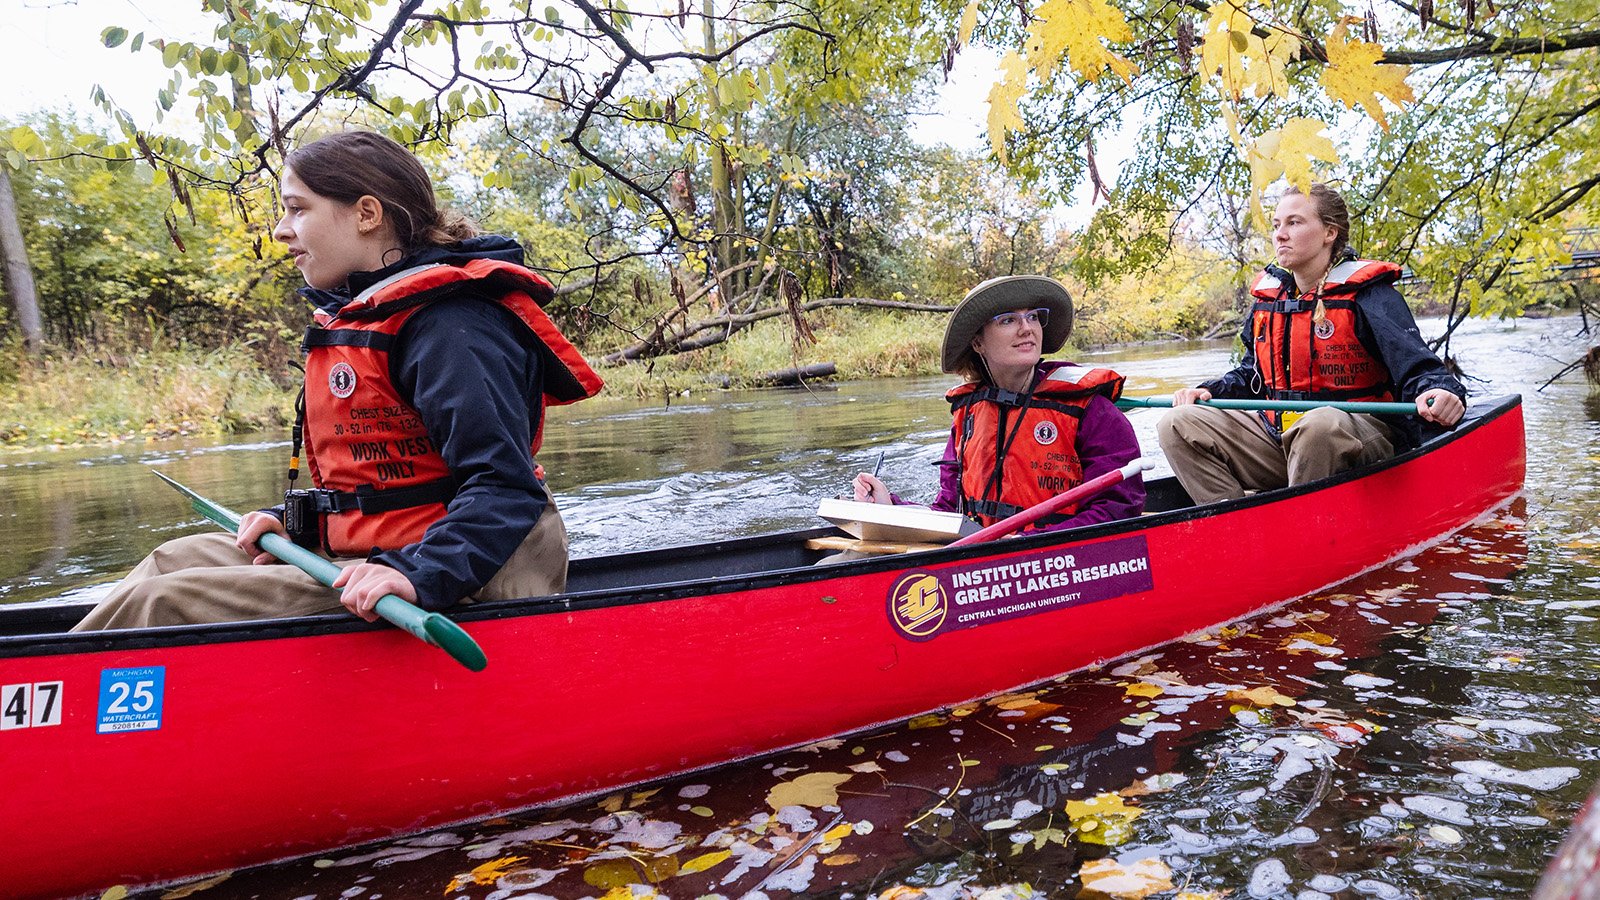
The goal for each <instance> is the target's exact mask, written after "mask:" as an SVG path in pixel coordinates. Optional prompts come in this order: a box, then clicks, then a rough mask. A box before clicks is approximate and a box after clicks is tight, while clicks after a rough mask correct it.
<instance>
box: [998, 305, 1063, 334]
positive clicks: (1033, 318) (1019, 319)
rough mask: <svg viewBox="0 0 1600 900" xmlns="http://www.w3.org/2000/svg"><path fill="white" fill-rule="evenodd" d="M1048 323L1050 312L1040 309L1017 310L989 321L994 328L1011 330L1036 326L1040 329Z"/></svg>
mask: <svg viewBox="0 0 1600 900" xmlns="http://www.w3.org/2000/svg"><path fill="white" fill-rule="evenodd" d="M1048 321H1050V310H1048V309H1045V308H1043V307H1040V308H1039V309H1019V310H1015V311H1013V312H1006V313H1001V314H1000V315H998V316H995V317H994V318H992V319H990V320H989V324H990V325H993V326H995V327H996V328H1010V329H1012V330H1015V329H1018V328H1021V327H1022V326H1023V325H1037V326H1039V327H1040V328H1041V329H1042V328H1044V326H1045V323H1046V322H1048Z"/></svg>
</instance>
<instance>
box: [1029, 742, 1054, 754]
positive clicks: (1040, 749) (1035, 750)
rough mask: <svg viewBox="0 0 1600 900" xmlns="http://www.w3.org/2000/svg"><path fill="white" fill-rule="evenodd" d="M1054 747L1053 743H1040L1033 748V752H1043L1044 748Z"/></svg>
mask: <svg viewBox="0 0 1600 900" xmlns="http://www.w3.org/2000/svg"><path fill="white" fill-rule="evenodd" d="M1055 748H1056V745H1055V744H1040V745H1039V746H1037V747H1035V748H1033V752H1035V753H1043V752H1045V751H1046V750H1054V749H1055Z"/></svg>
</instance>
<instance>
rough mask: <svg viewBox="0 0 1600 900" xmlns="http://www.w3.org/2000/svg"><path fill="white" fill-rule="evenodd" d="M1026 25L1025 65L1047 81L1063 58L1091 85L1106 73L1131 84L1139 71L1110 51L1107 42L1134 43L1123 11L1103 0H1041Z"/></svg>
mask: <svg viewBox="0 0 1600 900" xmlns="http://www.w3.org/2000/svg"><path fill="white" fill-rule="evenodd" d="M1033 17H1034V18H1033V22H1032V23H1031V24H1029V25H1028V61H1029V62H1030V63H1032V64H1033V67H1034V68H1035V69H1036V70H1037V71H1038V73H1039V80H1041V81H1048V80H1049V79H1050V75H1051V73H1052V72H1054V71H1055V68H1056V65H1057V64H1058V63H1060V62H1061V58H1062V56H1063V55H1065V56H1066V59H1067V65H1069V66H1071V67H1072V69H1073V71H1075V72H1077V73H1078V74H1080V75H1082V76H1083V77H1084V78H1087V79H1088V80H1090V81H1099V80H1100V76H1102V75H1104V74H1105V72H1106V70H1107V69H1110V70H1111V71H1112V72H1114V73H1116V74H1117V76H1118V77H1120V78H1121V79H1122V80H1123V81H1132V80H1133V74H1134V73H1135V72H1137V71H1138V70H1139V67H1138V66H1136V65H1134V64H1133V63H1132V62H1130V61H1129V60H1128V59H1127V58H1126V57H1124V56H1121V55H1120V54H1117V53H1113V52H1111V50H1109V49H1108V48H1107V47H1106V45H1105V43H1103V42H1106V41H1109V42H1113V43H1126V42H1128V41H1131V40H1133V29H1132V28H1130V27H1128V20H1127V19H1126V18H1125V17H1124V16H1123V15H1122V11H1121V10H1119V9H1117V8H1116V7H1114V6H1112V5H1111V4H1109V3H1107V2H1105V0H1044V2H1043V3H1041V4H1039V8H1038V9H1035V10H1034V11H1033Z"/></svg>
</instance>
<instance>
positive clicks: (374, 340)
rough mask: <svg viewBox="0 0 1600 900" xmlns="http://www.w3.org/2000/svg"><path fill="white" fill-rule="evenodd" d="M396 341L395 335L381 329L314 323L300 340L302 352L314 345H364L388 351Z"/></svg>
mask: <svg viewBox="0 0 1600 900" xmlns="http://www.w3.org/2000/svg"><path fill="white" fill-rule="evenodd" d="M394 343H395V338H394V335H392V334H385V333H383V332H381V331H355V330H353V329H348V328H318V327H316V326H315V325H313V326H311V327H310V328H307V329H306V335H305V337H304V338H302V339H301V340H300V352H301V353H305V352H307V351H309V350H310V349H311V348H313V347H362V348H365V349H368V350H377V351H380V352H382V353H388V352H389V351H390V350H392V349H394Z"/></svg>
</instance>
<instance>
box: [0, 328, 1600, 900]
mask: <svg viewBox="0 0 1600 900" xmlns="http://www.w3.org/2000/svg"><path fill="white" fill-rule="evenodd" d="M1428 328H1429V325H1428V323H1425V324H1424V331H1427V330H1428ZM1578 328H1579V323H1578V322H1577V320H1576V319H1573V318H1557V319H1543V320H1521V321H1515V322H1473V323H1470V324H1469V325H1468V326H1467V327H1466V329H1465V333H1460V334H1458V335H1457V336H1456V339H1455V344H1454V347H1453V350H1454V352H1455V355H1456V357H1457V359H1458V360H1459V361H1460V363H1461V364H1462V366H1463V368H1464V369H1465V371H1466V372H1467V373H1468V374H1469V375H1470V376H1472V377H1473V379H1474V380H1473V381H1472V383H1471V387H1472V388H1473V390H1474V392H1475V393H1476V394H1478V395H1481V396H1488V395H1498V394H1505V393H1512V392H1517V393H1522V394H1523V395H1524V398H1525V401H1526V415H1527V428H1528V445H1529V460H1528V463H1529V466H1528V486H1527V489H1526V491H1525V492H1524V495H1523V496H1522V497H1521V498H1519V499H1517V500H1516V501H1514V502H1513V503H1512V504H1511V505H1510V506H1509V507H1507V508H1505V509H1502V510H1499V511H1497V512H1496V513H1495V514H1493V515H1491V516H1489V517H1488V518H1486V519H1485V520H1483V521H1481V522H1479V523H1476V524H1474V525H1473V526H1471V527H1469V528H1467V529H1465V530H1464V531H1462V532H1460V533H1459V534H1457V535H1455V536H1452V537H1450V538H1448V539H1446V540H1445V541H1443V542H1442V543H1439V544H1437V545H1435V546H1433V547H1431V548H1428V549H1426V550H1423V551H1421V552H1420V553H1419V554H1417V555H1416V556H1414V557H1411V558H1409V559H1406V560H1403V561H1401V562H1399V563H1396V564H1394V565H1391V566H1388V567H1385V568H1383V569H1380V570H1377V571H1375V572H1371V573H1368V574H1367V575H1365V576H1362V577H1360V578H1358V579H1356V580H1354V581H1351V582H1348V583H1346V584H1343V585H1340V586H1338V587H1337V588H1335V589H1333V590H1332V591H1329V592H1326V593H1324V594H1321V595H1317V596H1314V597H1310V598H1306V599H1304V600H1302V601H1299V602H1297V603H1295V604H1292V605H1290V606H1288V607H1285V608H1284V609H1282V610H1279V611H1277V612H1276V613H1275V614H1273V615H1270V616H1266V617H1263V618H1259V619H1256V620H1251V621H1248V622H1244V623H1238V624H1236V625H1233V626H1230V627H1227V628H1223V629H1218V630H1217V631H1215V632H1213V633H1212V634H1210V635H1207V636H1204V637H1202V638H1199V639H1196V640H1192V641H1189V642H1184V643H1178V644H1174V645H1171V646H1169V647H1166V648H1163V649H1162V650H1160V651H1158V652H1155V653H1152V654H1150V655H1148V656H1146V657H1142V658H1139V659H1133V660H1123V661H1120V662H1118V663H1115V664H1113V665H1112V666H1110V667H1108V668H1106V669H1104V670H1096V671H1088V672H1080V673H1076V674H1072V675H1067V676H1064V677H1062V678H1060V679H1057V680H1056V681H1055V682H1052V683H1050V684H1047V685H1039V686H1036V687H1035V688H1033V689H1030V690H1027V691H1022V692H1018V693H1015V694H1010V695H1006V696H1003V697H999V698H993V699H991V700H990V701H988V702H985V703H979V704H974V705H972V706H970V707H964V708H958V709H954V710H950V711H947V712H946V713H944V714H941V715H936V716H929V717H924V718H922V719H919V720H915V721H912V722H909V723H905V724H903V725H901V726H898V727H894V728H890V729H885V730H881V731H877V732H871V733H867V734H862V735H855V736H851V737H848V738H845V739H842V740H838V741H829V742H825V743H823V744H821V745H816V746H813V747H809V748H805V749H803V750H796V751H791V752H788V753H785V754H780V755H777V756H773V757H768V758H764V759H759V760H754V761H750V762H746V763H741V764H737V765H731V766H726V767H722V768H719V769H716V770H713V771H710V772H702V773H697V774H695V775H691V776H687V777H683V778H679V779H673V780H668V781H663V782H659V783H656V784H653V785H649V786H647V787H645V788H643V789H641V790H638V791H630V792H624V793H621V794H617V795H613V796H611V797H608V798H604V799H603V800H601V801H599V802H594V801H587V802H584V803H581V804H576V805H573V806H569V807H565V808H557V809H546V810H537V811H533V812H528V813H524V814H520V815H516V816H513V817H507V818H501V819H495V820H492V821H489V822H484V823H480V824H477V825H474V826H471V827H463V828H454V829H447V830H442V831H438V832H433V833H430V834H426V835H420V836H416V837H412V838H406V839H403V840H399V841H392V842H387V843H381V844H374V845H367V846H362V847H355V848H349V849H347V850H344V851H340V852H337V853H331V854H326V855H324V856H322V857H320V858H314V859H304V860H298V861H292V862H288V863H283V864H279V865H276V866H267V867H261V868H257V869H253V870H247V871H242V872H236V873H231V874H229V875H228V876H225V877H223V878H220V879H215V880H213V881H211V882H207V883H205V884H203V885H193V886H191V889H200V890H204V891H205V894H204V896H215V897H263V898H300V897H325V898H334V897H344V898H354V897H362V898H378V897H390V898H400V897H416V896H433V897H440V896H443V897H451V898H454V897H460V898H469V897H470V898H493V900H500V898H509V897H540V896H548V897H558V898H566V897H583V896H595V897H607V898H620V897H631V896H666V897H701V896H706V895H721V896H728V897H735V896H762V895H765V896H770V897H785V896H797V895H803V896H833V897H840V898H846V897H878V896H885V897H890V898H894V900H905V898H909V897H917V896H927V897H933V898H946V897H979V896H982V897H985V898H1004V897H1024V896H1029V895H1030V893H1029V892H1030V891H1031V892H1033V894H1032V895H1034V896H1038V895H1043V896H1069V897H1070V896H1079V891H1080V890H1085V891H1091V892H1092V891H1098V892H1099V893H1085V894H1084V896H1107V897H1143V896H1167V897H1171V896H1178V895H1180V894H1181V895H1182V896H1186V897H1189V898H1204V897H1210V898H1215V897H1222V896H1225V895H1226V896H1230V897H1235V898H1238V897H1289V898H1297V900H1315V898H1323V897H1341V898H1347V897H1379V898H1390V897H1397V898H1398V897H1427V898H1437V897H1522V896H1526V895H1527V894H1528V893H1529V892H1530V891H1531V890H1532V888H1533V886H1534V885H1535V883H1536V882H1537V880H1538V877H1539V874H1540V872H1541V871H1542V869H1543V867H1544V865H1545V863H1546V861H1547V860H1548V858H1549V857H1550V856H1551V854H1552V853H1553V852H1554V850H1555V848H1556V846H1557V845H1558V844H1559V842H1560V840H1561V837H1562V835H1563V833H1564V831H1565V829H1566V827H1567V826H1568V824H1569V823H1570V821H1571V819H1572V817H1573V815H1574V814H1575V812H1576V811H1577V809H1578V806H1579V805H1580V803H1581V802H1582V799H1583V797H1584V795H1585V793H1586V792H1587V790H1588V789H1589V787H1590V786H1591V785H1592V784H1593V783H1594V782H1595V780H1596V779H1597V778H1600V737H1597V732H1600V727H1597V725H1596V723H1597V722H1600V692H1597V691H1596V685H1597V680H1600V633H1597V628H1596V625H1597V616H1600V612H1597V610H1600V521H1597V518H1600V517H1597V516H1596V514H1595V510H1596V508H1597V502H1600V398H1597V397H1596V396H1595V395H1594V394H1592V393H1591V392H1590V391H1589V389H1588V388H1587V386H1586V385H1585V384H1584V383H1583V382H1582V379H1581V377H1579V376H1568V377H1567V378H1566V379H1563V380H1562V381H1560V382H1557V383H1556V384H1554V385H1552V386H1550V387H1548V388H1545V389H1543V390H1539V386H1540V385H1541V384H1542V383H1543V382H1544V381H1545V380H1546V379H1548V378H1549V377H1550V376H1551V375H1552V374H1554V373H1555V372H1556V371H1558V370H1559V369H1560V368H1561V367H1562V366H1563V365H1564V364H1565V363H1566V362H1567V361H1570V360H1572V359H1575V358H1576V357H1577V356H1578V355H1579V354H1580V353H1581V352H1582V351H1583V349H1584V348H1585V346H1586V345H1587V339H1586V338H1584V337H1581V336H1579V335H1578V334H1577V331H1578ZM1227 357H1228V348H1227V347H1226V346H1225V345H1223V344H1184V345H1171V344H1168V345H1162V346H1159V347H1148V348H1122V349H1118V350H1115V351H1110V352H1106V353H1100V354H1092V355H1088V356H1085V357H1082V358H1080V361H1084V362H1094V363H1097V364H1101V365H1109V366H1112V367H1114V368H1116V369H1118V370H1119V371H1121V372H1123V373H1124V374H1126V375H1127V376H1128V379H1129V380H1128V393H1129V394H1130V395H1135V396H1137V395H1145V394H1165V393H1168V392H1170V391H1171V390H1172V389H1174V388H1176V387H1180V386H1185V385H1188V384H1192V383H1193V382H1195V381H1197V380H1199V379H1200V378H1202V377H1204V376H1207V375H1211V374H1214V373H1216V372H1219V371H1221V370H1222V369H1223V368H1224V367H1225V366H1226V365H1227V362H1228V359H1227ZM947 386H948V382H947V380H946V379H940V378H929V379H915V380H901V381H884V382H871V383H866V382H861V383H843V384H834V385H824V386H816V387H813V388H812V389H809V390H784V391H767V392H750V393H723V392H708V393H707V394H706V395H704V396H701V395H693V396H686V397H678V398H674V399H673V401H672V402H671V403H670V404H668V405H665V406H663V405H662V404H661V403H659V402H657V403H653V404H645V403H636V402H626V401H618V400H596V401H590V402H588V403H585V404H581V405H579V406H576V407H572V408H567V409H561V410H556V411H554V412H553V414H552V416H551V422H550V424H549V426H548V427H547V429H546V435H547V438H546V446H545V449H544V451H543V452H542V453H541V454H540V459H541V461H542V462H543V463H544V465H545V467H546V469H547V470H548V472H549V477H550V482H551V485H552V487H553V488H554V489H555V490H556V492H557V498H558V502H559V503H560V505H561V507H562V509H563V514H564V516H565V518H566V521H567V526H568V529H569V532H570V533H571V536H572V543H573V550H574V553H575V555H585V556H587V555H603V554H605V553H609V552H615V551H619V550H630V549H640V548H646V547H657V546H664V545H670V544H681V543H690V542H694V541H698V540H702V539H708V538H716V537H724V536H730V535H740V534H751V533H758V532H763V531H771V530H779V529H787V528H794V527H802V526H810V525H812V524H815V522H816V521H817V520H816V518H815V516H814V511H815V508H816V503H817V500H818V499H819V498H820V497H823V496H826V495H832V494H837V493H839V492H841V491H842V490H843V489H844V488H845V486H846V485H847V483H848V480H849V478H850V477H851V476H852V475H853V474H854V473H855V472H856V471H859V470H862V469H870V468H871V467H872V466H873V465H874V463H875V462H876V461H877V459H878V457H879V454H880V452H881V453H882V454H883V464H882V471H881V474H882V476H883V478H884V479H885V480H886V481H887V482H888V483H889V484H890V485H891V486H892V487H894V488H896V489H897V490H898V491H899V492H900V493H902V494H903V495H905V496H908V497H919V496H921V497H927V496H930V495H931V494H932V487H933V480H934V469H933V468H932V465H931V464H932V463H933V462H934V461H935V460H936V459H937V458H938V456H939V453H940V450H941V448H942V446H943V441H944V435H945V429H946V428H947V426H948V421H949V418H948V412H947V408H946V407H945V406H944V404H943V403H942V402H941V401H940V399H939V398H940V395H941V393H942V392H943V390H944V388H945V387H947ZM1157 415H1159V413H1158V412H1156V411H1141V412H1136V413H1133V414H1132V416H1131V418H1132V419H1133V421H1134V423H1135V427H1136V430H1137V432H1138V434H1139V436H1140V438H1141V441H1142V442H1143V444H1144V446H1145V447H1146V452H1147V453H1148V454H1151V455H1158V451H1157V449H1156V445H1155V440H1154V427H1155V421H1156V416H1157ZM287 453H288V445H287V442H286V441H285V440H281V439H273V440H257V441H252V442H243V443H236V444H230V445H223V446H209V445H198V444H189V445H164V446H160V447H146V446H140V447H138V448H120V449H111V450H108V449H94V450H64V451H56V452H44V453H34V454H25V455H19V454H11V455H7V456H4V457H0V527H3V529H4V530H3V534H4V535H5V537H4V542H3V544H0V602H4V603H19V602H52V601H55V600H57V599H60V598H64V597H65V598H93V597H95V596H98V595H99V594H101V593H103V592H104V591H105V590H106V588H107V586H108V584H109V582H110V580H111V579H114V578H115V577H116V576H117V575H118V574H120V573H121V572H122V571H125V570H126V569H127V568H129V567H131V566H132V565H133V564H134V563H135V562H137V561H138V559H139V558H140V557H141V556H142V555H143V554H144V553H145V552H147V551H148V550H149V549H150V548H151V547H153V546H154V545H156V544H157V543H159V542H161V541H163V540H166V539H168V538H171V537H175V536H178V535H180V534H186V533H191V532H195V531H200V530H203V529H204V528H205V527H206V526H205V525H204V524H203V523H201V522H200V521H198V520H197V519H196V518H195V516H194V515H193V514H192V513H190V512H189V511H188V509H187V507H186V505H185V504H184V503H183V502H182V501H181V499H180V498H178V497H177V496H176V495H175V494H173V493H172V492H171V491H170V490H169V489H167V488H166V487H164V486H162V485H161V484H160V482H159V481H158V480H157V479H155V478H153V477H151V476H150V475H149V474H148V473H146V472H145V471H144V469H145V467H146V466H153V467H159V468H160V469H161V470H162V471H164V472H166V473H167V474H170V475H172V476H173V477H175V478H177V479H178V480H180V481H184V482H186V483H188V484H190V485H192V486H193V487H195V488H196V489H198V490H200V491H201V492H202V493H206V494H208V495H210V496H212V497H214V498H216V499H218V500H220V501H222V502H224V503H225V504H227V505H230V506H233V507H234V508H236V509H250V508H254V507H255V506H259V505H265V504H266V503H269V502H271V497H270V494H271V491H272V486H273V485H275V484H277V483H280V481H281V468H282V466H283V463H284V461H285V458H286V457H287ZM1155 474H1157V475H1160V474H1165V469H1164V468H1158V470H1157V472H1156V473H1155ZM1440 490H1449V485H1440ZM1368 526H1369V527H1382V523H1377V522H1375V523H1368ZM1218 552H1219V553H1225V552H1226V548H1218ZM762 677H768V678H770V679H771V680H772V682H773V689H774V690H804V689H805V677H804V673H803V672H773V673H770V674H769V675H765V676H762ZM660 701H661V702H662V703H666V704H698V703H706V702H715V698H704V697H662V698H660ZM593 702H595V703H604V702H605V698H599V697H597V698H593ZM733 714H737V713H733ZM452 739H459V736H456V737H453V738H452ZM617 739H618V740H639V739H648V736H642V737H641V736H640V735H637V734H633V733H630V732H629V731H628V729H627V726H626V723H618V734H617ZM384 752H389V751H384ZM395 752H403V751H401V750H400V749H399V748H396V751H395ZM470 759H471V753H470V748H468V749H467V750H466V751H465V752H464V753H463V760H464V764H469V765H470ZM808 776H809V777H808ZM780 785H782V786H783V787H780ZM775 791H776V793H774V792H775ZM786 792H787V793H788V794H789V797H788V798H784V796H783V795H784V794H785V793H786ZM796 796H798V797H799V798H800V799H799V802H798V803H795V802H785V799H787V800H790V801H793V800H795V798H796ZM1184 892H1187V893H1184ZM0 893H3V891H0ZM161 895H162V892H161V891H154V892H150V893H149V896H152V897H153V896H161Z"/></svg>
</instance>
